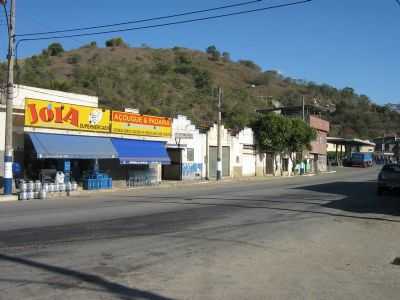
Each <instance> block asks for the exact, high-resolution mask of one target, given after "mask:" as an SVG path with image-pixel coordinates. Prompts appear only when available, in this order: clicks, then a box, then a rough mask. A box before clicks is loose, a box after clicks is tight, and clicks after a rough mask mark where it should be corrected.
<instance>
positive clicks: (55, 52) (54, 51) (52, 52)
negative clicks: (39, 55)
mask: <svg viewBox="0 0 400 300" xmlns="http://www.w3.org/2000/svg"><path fill="white" fill-rule="evenodd" d="M63 52H64V48H63V46H62V45H61V44H60V43H52V44H50V45H49V46H48V47H47V52H46V53H47V54H48V55H49V56H59V55H61V53H63Z"/></svg>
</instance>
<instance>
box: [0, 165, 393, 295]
mask: <svg viewBox="0 0 400 300" xmlns="http://www.w3.org/2000/svg"><path fill="white" fill-rule="evenodd" d="M376 175H377V169H376V168H374V169H356V168H354V169H353V168H345V169H339V170H338V172H337V173H335V174H325V175H321V176H314V177H296V178H289V179H275V178H273V179H262V180H251V181H232V182H227V183H222V184H198V185H187V186H186V185H185V186H178V187H174V188H159V189H141V190H132V191H129V192H115V193H105V194H101V193H99V194H92V195H86V196H80V197H73V198H69V199H62V200H61V199H60V200H47V201H30V202H29V201H27V202H14V203H2V204H1V207H0V271H1V272H0V299H1V300H3V299H4V300H5V299H41V300H42V299H45V300H47V299H74V300H75V299H145V300H159V299H160V300H162V299H363V300H364V299H399V297H400V296H399V295H400V266H397V265H395V264H392V261H393V260H394V259H395V257H397V256H400V242H399V234H400V202H399V200H400V199H398V198H397V197H396V196H395V195H392V196H387V197H384V198H378V197H377V196H375V178H376Z"/></svg>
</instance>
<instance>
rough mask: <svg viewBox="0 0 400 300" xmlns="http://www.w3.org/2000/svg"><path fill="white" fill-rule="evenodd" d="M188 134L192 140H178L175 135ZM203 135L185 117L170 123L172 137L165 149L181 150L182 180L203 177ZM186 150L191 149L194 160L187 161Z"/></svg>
mask: <svg viewBox="0 0 400 300" xmlns="http://www.w3.org/2000/svg"><path fill="white" fill-rule="evenodd" d="M182 133H184V134H189V135H192V136H193V138H179V136H177V134H182ZM203 143H205V135H204V134H201V133H200V132H199V130H198V129H197V128H196V126H195V125H194V124H192V122H191V121H190V120H189V119H188V118H187V117H186V116H182V115H178V116H177V117H176V118H175V119H173V122H172V137H171V138H170V139H169V140H168V142H167V147H168V146H169V147H177V146H178V144H179V147H180V148H183V150H182V163H183V166H182V169H183V179H190V178H192V179H194V178H198V179H200V178H202V177H204V176H203V174H204V169H205V165H204V155H205V154H204V145H203ZM187 149H193V151H194V160H193V161H188V151H187Z"/></svg>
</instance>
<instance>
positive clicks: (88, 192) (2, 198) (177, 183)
mask: <svg viewBox="0 0 400 300" xmlns="http://www.w3.org/2000/svg"><path fill="white" fill-rule="evenodd" d="M332 173H336V171H329V172H323V173H320V175H323V174H332ZM316 175H317V174H313V173H312V174H306V175H293V176H249V177H234V178H226V179H222V180H221V181H217V180H216V179H210V180H205V179H202V180H187V181H163V182H161V183H160V184H158V185H149V186H138V187H130V188H129V187H114V188H112V189H109V190H83V189H79V190H78V191H75V192H70V193H69V195H67V193H62V194H61V193H60V194H53V195H51V196H49V197H48V198H47V199H46V200H53V199H60V198H66V197H76V196H84V195H91V194H94V193H113V192H125V191H131V190H140V189H163V188H173V187H177V186H196V185H202V184H207V185H211V184H227V183H233V182H260V181H271V180H285V179H292V178H298V177H309V176H316ZM35 200H38V201H40V200H39V199H34V200H25V201H35ZM10 201H18V195H10V196H5V195H1V194H0V203H1V202H10Z"/></svg>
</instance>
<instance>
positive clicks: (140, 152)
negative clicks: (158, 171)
mask: <svg viewBox="0 0 400 300" xmlns="http://www.w3.org/2000/svg"><path fill="white" fill-rule="evenodd" d="M111 141H112V143H113V145H114V147H115V149H116V150H117V152H118V157H119V160H120V162H121V164H149V163H162V164H170V163H171V161H170V159H169V156H168V153H167V150H166V148H165V143H164V142H155V141H140V140H129V139H117V138H112V139H111Z"/></svg>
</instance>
